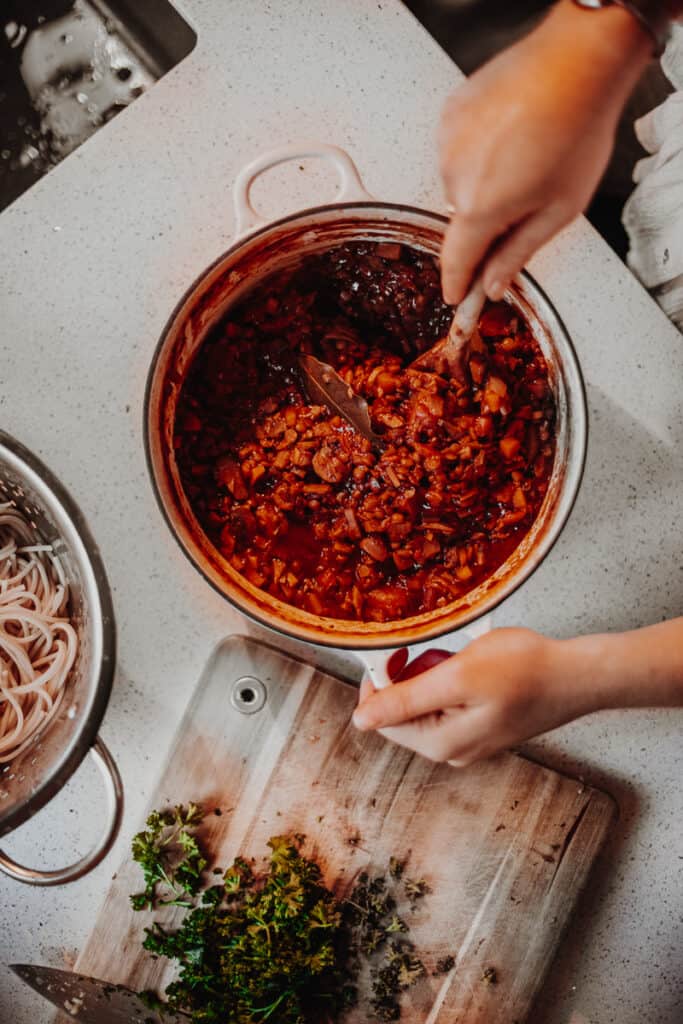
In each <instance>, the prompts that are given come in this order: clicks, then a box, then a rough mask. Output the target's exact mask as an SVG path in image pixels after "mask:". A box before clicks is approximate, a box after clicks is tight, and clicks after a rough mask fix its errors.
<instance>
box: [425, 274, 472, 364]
mask: <svg viewBox="0 0 683 1024" xmlns="http://www.w3.org/2000/svg"><path fill="white" fill-rule="evenodd" d="M485 301H486V292H485V291H484V285H483V283H482V280H481V277H476V278H475V279H474V281H473V283H472V287H471V288H470V290H469V292H468V293H467V295H466V296H465V298H464V299H463V300H462V302H461V303H460V304H459V306H458V307H457V309H456V311H455V314H454V316H453V322H452V324H451V326H450V329H449V331H448V334H447V335H446V337H445V338H440V339H439V341H437V342H436V344H435V345H432V347H431V348H428V349H427V351H426V352H423V353H422V355H420V356H418V357H417V359H415V360H414V361H413V362H412V363H411V364H410V365H411V366H412V367H414V368H415V369H416V370H434V371H435V372H436V373H440V374H442V375H443V376H448V377H455V378H456V380H461V381H464V380H466V379H467V358H468V356H469V352H470V348H471V346H472V341H473V339H475V337H476V335H477V324H478V323H479V317H480V316H481V311H482V309H483V308H484V302H485Z"/></svg>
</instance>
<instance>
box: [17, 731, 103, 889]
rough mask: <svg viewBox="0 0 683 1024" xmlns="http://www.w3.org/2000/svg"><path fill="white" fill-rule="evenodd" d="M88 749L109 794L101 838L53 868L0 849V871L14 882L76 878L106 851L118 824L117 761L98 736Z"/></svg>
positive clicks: (49, 882) (55, 881) (54, 882)
mask: <svg viewBox="0 0 683 1024" xmlns="http://www.w3.org/2000/svg"><path fill="white" fill-rule="evenodd" d="M90 753H91V754H92V756H93V759H94V761H95V763H96V764H97V767H98V768H99V769H100V771H101V773H102V776H103V778H104V781H105V786H106V790H107V797H108V817H107V827H106V830H105V832H104V835H103V836H102V838H101V839H100V840H99V841H98V843H97V844H96V846H95V847H94V849H92V850H91V851H90V853H87V854H86V855H85V857H81V859H80V860H79V861H76V863H75V864H71V865H70V866H69V867H67V868H58V869H57V870H55V871H40V870H38V869H37V868H26V867H23V865H21V864H17V862H16V861H14V860H12V858H11V857H8V856H7V854H6V853H4V852H3V851H2V850H0V871H2V872H3V873H4V874H5V875H9V876H10V878H14V879H15V880H16V881H17V882H26V883H27V885H64V884H66V882H75V881H76V879H77V878H81V877H82V876H83V875H85V874H87V873H88V871H91V870H92V868H94V867H95V866H96V865H97V864H99V863H100V861H101V860H102V859H103V858H104V857H105V856H106V855H107V853H109V850H110V849H111V846H112V843H113V842H114V839H115V838H116V835H117V833H118V831H119V827H120V825H121V817H122V815H123V784H122V782H121V776H120V774H119V770H118V768H117V766H116V762H115V761H114V758H113V757H112V756H111V754H110V753H109V750H108V749H107V747H106V746H105V744H104V743H103V741H102V740H101V739H100V737H99V736H96V737H95V742H94V743H93V745H92V747H91V748H90Z"/></svg>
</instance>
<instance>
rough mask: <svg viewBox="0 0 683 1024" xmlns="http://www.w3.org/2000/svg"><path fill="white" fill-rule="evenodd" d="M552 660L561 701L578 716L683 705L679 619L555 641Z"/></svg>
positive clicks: (682, 641) (682, 635) (682, 627)
mask: <svg viewBox="0 0 683 1024" xmlns="http://www.w3.org/2000/svg"><path fill="white" fill-rule="evenodd" d="M553 659H556V661H557V664H558V665H559V664H562V665H563V666H564V677H565V678H564V686H565V687H566V688H567V691H568V692H567V698H568V699H569V700H574V701H575V702H576V705H577V711H578V713H579V714H585V713H586V711H597V710H601V709H604V708H617V707H676V706H683V618H679V619H672V620H671V621H670V622H661V623H658V624H657V625H654V626H646V627H645V628H643V629H636V630H632V631H631V632H628V633H607V634H598V635H594V636H585V637H577V638H575V639H572V640H563V641H559V642H558V643H557V644H556V645H555V649H554V653H553Z"/></svg>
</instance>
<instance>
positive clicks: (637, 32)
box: [530, 0, 652, 109]
mask: <svg viewBox="0 0 683 1024" xmlns="http://www.w3.org/2000/svg"><path fill="white" fill-rule="evenodd" d="M530 38H532V39H533V41H534V43H535V44H536V45H538V46H540V47H541V49H542V50H544V51H546V53H545V54H544V57H545V60H546V63H547V66H548V67H549V68H550V74H551V75H552V77H553V79H554V80H555V81H557V82H559V83H562V82H568V83H571V84H573V85H574V86H576V87H577V90H578V91H582V92H584V93H585V95H586V98H589V97H590V96H593V97H594V98H596V99H598V100H599V101H600V103H601V104H603V105H605V106H609V105H610V104H611V103H612V102H613V101H616V103H617V104H618V106H619V109H620V108H621V105H622V104H623V103H624V102H625V100H626V98H627V97H628V95H629V93H630V91H631V89H632V88H633V87H634V86H635V84H636V82H637V81H638V79H639V78H640V75H641V74H642V72H643V70H644V68H645V67H646V66H647V64H648V63H649V61H650V60H651V58H652V37H651V35H650V34H649V32H648V31H647V29H645V28H644V26H643V25H642V24H641V23H640V22H639V21H638V20H637V19H636V18H634V16H633V15H632V14H631V13H630V12H629V11H627V10H626V9H625V8H623V7H621V6H619V5H617V4H614V5H612V6H609V7H605V8H602V9H600V10H587V9H585V8H582V7H580V6H579V5H578V4H576V3H575V2H574V0H560V2H559V3H557V4H556V5H555V7H554V8H553V9H552V10H551V12H550V14H549V15H548V16H547V17H546V18H545V20H544V21H543V22H541V24H540V26H539V27H538V28H537V29H536V31H535V32H534V33H532V36H531V37H530ZM548 51H551V52H548ZM548 58H551V60H550V61H548ZM594 101H595V100H594Z"/></svg>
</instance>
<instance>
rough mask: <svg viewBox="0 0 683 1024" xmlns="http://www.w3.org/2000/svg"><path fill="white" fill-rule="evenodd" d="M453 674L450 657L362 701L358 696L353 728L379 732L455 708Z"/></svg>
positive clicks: (371, 694)
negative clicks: (445, 709) (420, 673)
mask: <svg viewBox="0 0 683 1024" xmlns="http://www.w3.org/2000/svg"><path fill="white" fill-rule="evenodd" d="M454 673H455V657H451V658H448V659H447V660H446V661H443V662H441V664H440V665H437V666H436V667H435V668H432V669H429V671H428V672H424V673H423V674H422V675H419V676H414V677H413V678H412V679H409V680H407V681H406V682H403V683H394V684H393V686H388V687H387V688H386V689H384V690H377V691H373V692H372V693H369V694H368V696H367V697H366V698H363V696H362V694H361V703H359V705H358V707H357V708H356V710H355V712H354V715H353V722H354V725H355V726H356V727H357V728H358V729H361V730H363V731H367V730H369V729H383V728H387V727H388V726H392V725H400V724H401V723H403V722H409V721H410V720H411V719H413V718H419V717H421V716H423V715H428V714H430V713H433V712H440V711H442V710H443V709H444V708H449V707H453V706H454V704H456V705H457V694H456V687H455V681H454Z"/></svg>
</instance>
